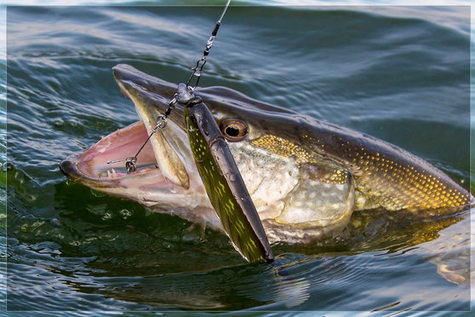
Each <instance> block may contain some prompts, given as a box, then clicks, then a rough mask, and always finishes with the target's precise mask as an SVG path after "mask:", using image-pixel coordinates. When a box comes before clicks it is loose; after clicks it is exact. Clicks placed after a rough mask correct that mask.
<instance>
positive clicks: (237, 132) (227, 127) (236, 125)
mask: <svg viewBox="0 0 475 317" xmlns="http://www.w3.org/2000/svg"><path fill="white" fill-rule="evenodd" d="M219 128H220V129H221V132H222V133H223V135H224V137H225V138H226V140H228V141H230V142H238V141H241V140H243V139H244V138H245V137H246V136H247V124H246V123H244V121H241V120H238V119H226V120H223V121H221V122H220V124H219Z"/></svg>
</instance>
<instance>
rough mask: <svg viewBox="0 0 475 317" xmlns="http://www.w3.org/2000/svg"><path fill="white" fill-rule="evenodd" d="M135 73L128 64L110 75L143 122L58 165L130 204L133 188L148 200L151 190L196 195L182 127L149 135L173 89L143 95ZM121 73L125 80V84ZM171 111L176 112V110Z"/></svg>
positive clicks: (169, 124)
mask: <svg viewBox="0 0 475 317" xmlns="http://www.w3.org/2000/svg"><path fill="white" fill-rule="evenodd" d="M133 71H134V69H132V68H130V69H129V68H128V67H127V65H118V66H116V67H115V68H114V69H113V74H114V77H115V79H116V81H117V83H118V85H119V87H120V90H121V91H122V93H123V94H124V95H125V96H126V97H127V98H129V99H131V100H132V101H133V102H134V105H135V108H136V110H137V114H138V116H139V118H140V119H141V121H139V122H136V123H134V124H131V125H129V126H127V127H125V128H122V129H119V130H117V131H116V132H114V133H111V134H110V135H108V136H106V137H102V139H101V140H100V141H99V142H97V143H96V144H94V145H93V146H92V147H90V148H88V149H87V150H85V151H83V152H80V153H77V154H74V155H71V156H69V157H67V158H66V159H65V160H63V161H62V162H61V163H60V169H61V171H62V172H63V173H64V174H65V175H66V176H68V177H69V178H71V179H72V180H74V181H77V182H81V183H83V184H85V185H87V186H90V187H92V188H94V189H98V190H102V191H105V192H108V193H111V194H114V193H116V194H118V195H120V196H130V198H134V199H137V197H135V196H134V195H135V193H130V195H128V194H127V190H130V189H131V188H136V189H137V190H140V192H141V193H144V192H145V193H150V195H152V196H154V194H152V192H153V191H154V190H155V191H156V192H160V191H161V192H167V193H174V194H178V193H183V194H184V193H187V192H189V191H196V190H199V188H200V187H203V185H202V182H201V180H200V179H199V176H198V172H197V170H196V167H195V165H194V162H193V161H192V156H191V152H190V151H191V150H190V149H189V145H188V140H187V137H186V133H185V131H184V130H183V126H180V125H178V124H176V123H175V122H173V121H168V122H167V127H166V128H165V129H159V130H157V131H156V133H152V130H153V129H154V128H155V125H156V120H157V118H158V116H159V115H160V114H162V113H163V112H164V109H166V106H167V101H169V100H167V97H164V95H167V94H170V92H172V91H173V87H168V86H166V85H164V87H163V88H164V90H165V91H166V92H165V93H164V92H163V91H160V92H157V91H153V89H150V90H146V91H144V88H143V87H148V86H146V85H145V84H144V85H143V86H141V85H140V86H139V85H138V84H137V82H143V81H144V80H145V79H140V80H139V79H138V78H135V77H134V76H133V75H134V74H133ZM124 73H126V75H127V79H128V80H127V79H124ZM151 101H152V102H151ZM174 112H180V109H177V110H176V111H174ZM176 115H177V114H175V116H176ZM178 116H179V117H180V114H178ZM151 134H152V135H151ZM147 140H148V142H146V141H147ZM143 144H145V145H144V147H143V148H142V150H141V151H140V154H139V155H137V157H135V159H136V161H135V165H136V169H135V170H132V171H128V170H127V168H126V164H125V159H127V158H131V157H134V155H136V153H137V151H138V150H139V149H140V147H141V146H142V145H143ZM120 159H123V160H120ZM143 196H144V197H142V199H143V201H147V200H148V199H149V198H147V197H146V196H147V195H143ZM155 196H156V194H155ZM155 196H154V197H150V201H152V200H153V201H157V200H156V199H157V197H155ZM158 198H160V197H158ZM161 198H162V199H160V202H161V203H163V197H161Z"/></svg>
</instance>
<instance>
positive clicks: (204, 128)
mask: <svg viewBox="0 0 475 317" xmlns="http://www.w3.org/2000/svg"><path fill="white" fill-rule="evenodd" d="M176 98H177V101H178V102H179V103H183V104H184V105H185V106H184V111H185V113H184V114H185V116H184V118H185V125H186V129H187V133H188V139H189V142H190V147H191V151H192V153H193V156H194V159H195V162H196V166H197V168H198V172H199V174H200V176H201V179H202V181H203V184H204V186H205V189H206V192H207V194H208V197H209V199H210V201H211V204H212V205H213V207H214V209H215V210H216V212H217V214H218V216H219V218H220V220H221V222H222V224H223V227H224V230H225V231H226V233H227V234H228V235H229V237H230V239H231V241H232V243H233V245H234V247H235V248H236V249H237V250H238V251H239V252H240V253H241V255H242V256H243V257H244V258H246V259H247V260H248V261H249V262H270V261H273V259H274V256H273V254H272V250H271V248H270V244H269V241H268V239H267V236H266V233H265V231H264V228H263V226H262V223H261V220H260V218H259V215H258V213H257V211H256V208H255V207H254V204H253V202H252V199H251V196H250V195H249V192H248V190H247V188H246V186H245V184H244V181H243V179H242V177H241V174H240V173H239V170H238V167H237V166H236V163H235V161H234V158H233V156H232V154H231V151H230V150H229V147H228V144H227V143H226V140H225V139H224V137H223V135H222V133H221V130H220V129H219V127H218V125H217V124H216V121H215V120H214V118H213V115H212V114H211V112H210V111H209V109H208V107H207V106H206V105H205V104H204V103H203V102H202V101H201V98H199V97H195V96H194V95H193V94H192V93H191V92H190V91H189V90H188V88H186V85H184V84H180V85H179V86H178V94H177V97H176Z"/></svg>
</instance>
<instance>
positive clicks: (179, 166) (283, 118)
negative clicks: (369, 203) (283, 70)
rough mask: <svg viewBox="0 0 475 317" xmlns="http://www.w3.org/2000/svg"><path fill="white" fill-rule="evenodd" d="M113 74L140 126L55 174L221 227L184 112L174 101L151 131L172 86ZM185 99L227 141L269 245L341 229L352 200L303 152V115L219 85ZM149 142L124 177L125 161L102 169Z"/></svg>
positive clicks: (334, 171)
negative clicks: (201, 109) (206, 113)
mask: <svg viewBox="0 0 475 317" xmlns="http://www.w3.org/2000/svg"><path fill="white" fill-rule="evenodd" d="M113 76H114V78H115V80H116V82H117V83H118V85H119V87H120V90H121V91H122V93H123V94H124V95H125V96H126V97H127V98H130V99H131V100H132V101H133V103H134V105H135V108H136V111H137V113H138V115H139V117H140V119H141V121H140V122H138V123H135V124H132V125H130V126H128V127H126V128H123V129H120V130H118V131H117V132H114V133H112V134H110V135H109V136H107V137H104V138H103V139H102V140H101V141H99V142H98V143H96V144H95V145H93V146H92V147H91V148H89V149H87V150H85V151H83V152H81V153H78V154H75V155H72V156H70V157H68V158H66V159H65V160H64V161H63V162H62V163H61V165H60V168H61V170H62V171H63V173H65V174H66V175H67V176H69V177H70V178H72V179H73V180H75V181H77V182H80V183H83V184H85V185H87V186H89V187H91V188H94V189H96V190H100V191H104V192H107V193H109V194H112V195H116V196H120V197H123V198H127V199H132V200H136V201H138V202H140V203H142V204H144V205H147V206H151V207H156V208H158V209H160V210H161V211H163V212H169V213H173V214H177V215H179V216H182V217H183V218H185V219H188V220H191V221H197V222H201V223H203V222H204V223H206V224H208V225H210V226H211V227H214V228H220V227H221V224H220V222H219V219H218V218H217V216H216V213H215V212H214V210H213V209H212V206H211V204H210V202H209V199H208V197H207V194H206V191H205V188H204V185H203V183H202V181H201V179H200V176H199V173H198V170H197V167H196V165H195V162H194V158H193V154H192V152H191V149H190V145H189V141H188V138H187V133H186V130H185V129H186V127H185V120H184V108H183V105H182V104H180V103H176V104H175V105H174V108H173V109H172V110H171V112H170V113H169V116H168V119H167V123H166V127H164V128H159V129H157V130H156V132H155V133H152V132H153V131H154V129H155V128H156V126H157V118H159V117H160V116H161V115H164V114H165V113H167V110H169V107H170V100H172V99H173V98H174V96H175V93H176V92H177V85H174V84H171V83H168V82H166V81H164V80H161V79H158V78H156V77H153V76H150V75H147V74H145V73H143V72H141V71H139V70H137V69H135V68H133V67H132V66H129V65H124V64H119V65H117V66H115V67H114V68H113ZM194 93H195V95H197V96H200V97H201V98H202V100H203V102H204V103H205V104H206V105H207V106H208V108H209V110H210V111H211V113H212V115H213V117H214V119H215V120H216V123H217V124H218V126H219V127H220V129H221V132H222V133H223V136H224V137H225V139H226V140H227V142H228V145H229V148H230V150H231V152H232V154H233V157H234V160H235V161H236V164H237V166H238V168H239V171H240V173H241V176H242V177H243V180H244V182H245V184H246V187H247V188H248V191H249V193H250V195H251V197H252V199H253V201H254V204H255V206H256V209H257V211H258V213H259V216H260V218H261V220H262V222H263V225H264V227H265V229H266V232H267V234H268V236H269V239H270V241H276V240H282V237H285V240H287V241H289V240H290V241H291V240H292V239H293V238H295V240H297V241H301V239H302V237H307V236H315V235H319V234H321V233H322V232H323V231H327V230H330V229H331V228H332V227H340V226H341V225H344V224H346V222H347V221H348V219H349V216H350V215H351V212H352V210H353V202H354V183H353V179H352V176H351V173H349V172H348V171H347V170H346V169H345V168H343V167H341V166H339V165H338V164H336V163H335V162H332V161H330V160H328V159H325V158H324V157H322V156H320V155H319V154H318V153H316V152H315V151H313V150H311V148H310V147H308V146H306V143H308V140H306V139H305V135H306V129H307V128H308V123H307V122H306V119H305V117H303V116H300V115H299V114H297V113H295V112H293V111H291V110H287V109H283V108H278V107H274V106H271V105H268V104H265V103H261V102H258V101H255V100H253V99H250V98H249V97H246V96H245V95H243V94H241V93H239V92H236V91H234V90H231V89H227V88H222V87H210V88H197V89H196V90H195V91H194ZM159 121H160V120H159ZM162 123H163V122H162ZM150 135H151V136H150ZM149 137H150V139H149V142H147V143H146V144H145V146H144V148H143V150H142V151H141V152H140V154H139V155H138V156H137V170H135V171H132V172H129V173H127V171H126V170H125V163H124V162H114V163H112V164H108V162H109V161H114V160H117V159H120V158H127V157H132V156H134V155H135V153H136V152H137V151H138V149H139V148H140V147H141V146H142V144H144V142H145V141H146V140H147V138H149ZM323 228H324V229H323ZM312 230H313V231H312ZM315 230H316V231H315ZM309 231H312V232H309Z"/></svg>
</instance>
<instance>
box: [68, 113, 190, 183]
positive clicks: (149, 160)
mask: <svg viewBox="0 0 475 317" xmlns="http://www.w3.org/2000/svg"><path fill="white" fill-rule="evenodd" d="M147 138H148V133H147V129H146V127H145V124H144V123H143V122H136V123H134V124H132V125H130V126H128V127H126V128H123V129H119V130H117V131H116V132H114V133H112V134H110V135H108V136H106V137H103V138H102V139H101V140H100V141H99V142H98V143H96V144H95V145H93V146H92V147H90V148H89V149H87V150H85V151H83V152H80V153H77V154H74V155H71V156H69V157H67V158H66V159H65V160H63V161H62V162H61V164H60V169H61V171H62V172H63V173H64V174H65V175H66V176H68V177H69V178H71V179H72V180H74V181H77V182H81V183H84V184H85V185H88V186H90V187H92V188H96V189H102V190H104V189H107V188H114V187H122V186H126V185H127V184H126V183H124V181H126V180H129V181H132V180H133V179H134V178H137V176H141V180H140V181H143V179H144V177H143V176H145V175H147V178H153V179H154V181H153V182H147V183H146V184H145V183H144V184H143V185H144V186H145V185H147V186H152V185H153V186H155V187H157V188H158V187H164V188H165V187H166V188H170V187H173V188H174V189H175V190H185V188H183V187H181V186H178V185H176V184H174V183H173V182H171V181H170V180H168V179H167V178H166V177H165V176H164V175H163V173H162V172H161V170H160V168H159V166H158V164H157V161H156V158H155V155H154V151H153V148H152V145H151V144H150V143H147V144H146V145H145V146H144V148H143V150H142V151H141V153H140V155H139V156H138V157H137V162H136V166H137V169H136V170H135V171H132V172H128V171H127V169H126V167H125V162H123V161H122V162H117V163H111V164H108V162H109V161H111V160H117V159H118V158H127V157H130V156H131V155H133V154H135V153H136V152H137V149H138V148H139V147H140V146H141V144H143V143H144V142H145V141H146V140H147Z"/></svg>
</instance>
